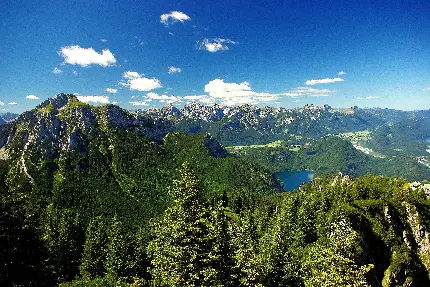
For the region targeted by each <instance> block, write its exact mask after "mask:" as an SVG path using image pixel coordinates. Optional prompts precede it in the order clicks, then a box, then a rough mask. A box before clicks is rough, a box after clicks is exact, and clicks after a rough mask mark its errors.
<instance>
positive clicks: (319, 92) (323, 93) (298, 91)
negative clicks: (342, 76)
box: [281, 87, 336, 97]
mask: <svg viewBox="0 0 430 287" xmlns="http://www.w3.org/2000/svg"><path fill="white" fill-rule="evenodd" d="M335 92H336V91H335V90H329V89H315V88H309V87H297V88H294V89H291V90H289V91H288V92H286V93H282V94H281V95H282V96H287V97H327V96H329V94H331V93H335Z"/></svg>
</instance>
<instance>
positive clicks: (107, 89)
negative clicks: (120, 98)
mask: <svg viewBox="0 0 430 287" xmlns="http://www.w3.org/2000/svg"><path fill="white" fill-rule="evenodd" d="M105 91H106V92H108V93H111V94H116V93H117V92H118V90H117V89H113V88H106V90H105Z"/></svg>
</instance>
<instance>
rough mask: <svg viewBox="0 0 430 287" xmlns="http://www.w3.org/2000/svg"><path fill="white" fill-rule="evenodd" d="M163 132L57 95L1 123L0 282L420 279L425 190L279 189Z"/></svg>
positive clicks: (257, 169)
mask: <svg viewBox="0 0 430 287" xmlns="http://www.w3.org/2000/svg"><path fill="white" fill-rule="evenodd" d="M326 108H327V107H326ZM327 109H328V108H327ZM360 128H361V127H360ZM172 129H173V128H172V120H169V119H168V120H165V119H161V118H157V117H148V116H147V115H139V114H138V113H130V112H127V111H125V110H123V109H121V108H119V107H117V106H114V105H105V106H100V107H94V106H90V105H87V104H85V103H82V102H80V101H78V99H77V98H76V97H74V96H72V95H64V94H60V95H58V96H57V97H56V98H53V99H49V100H47V101H45V102H43V103H42V104H41V105H39V106H38V107H36V108H35V109H33V110H31V111H28V112H25V113H23V114H21V115H20V116H19V117H17V118H16V119H15V120H12V121H10V122H9V123H7V124H5V125H3V126H2V127H1V129H0V157H1V160H0V268H1V269H0V270H1V274H0V275H1V276H0V285H1V286H57V285H58V284H60V285H62V286H63V287H67V286H68V287H71V286H73V287H76V286H267V287H269V286H270V287H271V286H306V287H308V286H309V287H310V286H384V287H385V286H390V287H391V286H393V287H394V286H430V281H429V268H430V240H429V238H430V235H429V228H430V216H429V215H430V202H429V199H428V196H429V190H428V189H426V188H424V186H423V185H421V184H419V183H414V184H410V183H409V182H407V181H406V180H402V179H398V178H392V179H387V178H384V177H378V176H364V177H360V178H357V179H351V178H349V177H348V176H342V175H331V176H329V177H326V178H321V179H316V180H314V181H313V182H311V183H309V184H306V185H304V186H302V187H301V188H299V189H298V190H295V191H292V192H286V193H280V192H279V185H278V183H277V182H276V181H275V180H274V179H273V177H272V175H271V174H270V173H269V172H267V170H266V169H265V168H263V167H262V166H260V165H255V164H254V163H251V162H249V161H245V160H241V159H240V158H236V157H233V156H230V155H229V154H228V153H227V152H226V150H225V149H224V148H223V146H222V145H220V144H219V143H218V141H216V140H215V139H213V138H212V137H210V136H209V135H207V134H204V133H203V134H198V133H197V134H182V133H177V132H171V131H172ZM323 140H325V139H323ZM332 140H333V139H327V141H329V144H333V143H336V142H337V140H338V139H335V141H334V142H333V141H332ZM338 144H343V142H340V143H338ZM346 147H348V146H346ZM311 151H312V150H311ZM320 156H322V157H323V158H327V156H326V155H320ZM265 157H266V156H265V155H264V154H263V155H262V156H261V158H260V159H258V158H257V159H253V161H261V162H264V161H265ZM330 157H332V156H331V155H330ZM339 164H340V163H339ZM23 274H25V276H23Z"/></svg>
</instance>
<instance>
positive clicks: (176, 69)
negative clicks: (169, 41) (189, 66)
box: [168, 66, 182, 74]
mask: <svg viewBox="0 0 430 287" xmlns="http://www.w3.org/2000/svg"><path fill="white" fill-rule="evenodd" d="M180 72H182V69H181V68H178V67H174V66H170V67H169V72H168V73H169V74H175V73H180Z"/></svg>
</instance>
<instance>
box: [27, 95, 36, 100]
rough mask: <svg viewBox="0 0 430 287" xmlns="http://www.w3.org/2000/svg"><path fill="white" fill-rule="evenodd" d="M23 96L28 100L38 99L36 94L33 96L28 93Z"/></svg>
mask: <svg viewBox="0 0 430 287" xmlns="http://www.w3.org/2000/svg"><path fill="white" fill-rule="evenodd" d="M25 98H26V99H29V100H38V99H39V97H37V96H35V95H28V96H26V97H25Z"/></svg>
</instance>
